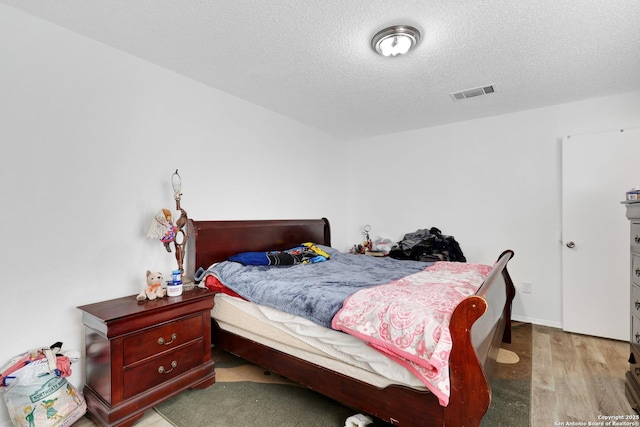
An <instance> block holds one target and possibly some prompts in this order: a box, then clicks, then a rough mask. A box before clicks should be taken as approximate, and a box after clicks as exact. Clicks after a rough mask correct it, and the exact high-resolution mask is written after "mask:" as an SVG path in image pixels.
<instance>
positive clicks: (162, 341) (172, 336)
mask: <svg viewBox="0 0 640 427" xmlns="http://www.w3.org/2000/svg"><path fill="white" fill-rule="evenodd" d="M176 338H178V334H171V341H169V342H166V341H165V340H164V338H162V337H160V338H158V344H160V345H171V344H173V342H174V341H175V340H176Z"/></svg>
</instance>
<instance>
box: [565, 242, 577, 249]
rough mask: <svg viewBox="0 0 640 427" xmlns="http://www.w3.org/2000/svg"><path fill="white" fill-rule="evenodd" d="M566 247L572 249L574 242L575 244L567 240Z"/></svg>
mask: <svg viewBox="0 0 640 427" xmlns="http://www.w3.org/2000/svg"><path fill="white" fill-rule="evenodd" d="M567 247H568V248H569V249H573V248H575V247H576V244H575V243H573V242H567Z"/></svg>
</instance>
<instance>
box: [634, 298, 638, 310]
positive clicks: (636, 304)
mask: <svg viewBox="0 0 640 427" xmlns="http://www.w3.org/2000/svg"><path fill="white" fill-rule="evenodd" d="M633 305H635V306H636V310H640V301H638V300H636V302H635V303H634V304H633Z"/></svg>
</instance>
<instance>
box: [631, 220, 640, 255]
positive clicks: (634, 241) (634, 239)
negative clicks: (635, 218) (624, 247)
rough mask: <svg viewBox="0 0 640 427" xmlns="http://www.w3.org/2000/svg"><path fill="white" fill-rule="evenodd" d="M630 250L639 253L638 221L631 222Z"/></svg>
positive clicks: (639, 234)
mask: <svg viewBox="0 0 640 427" xmlns="http://www.w3.org/2000/svg"><path fill="white" fill-rule="evenodd" d="M631 252H636V253H640V223H637V222H632V223H631Z"/></svg>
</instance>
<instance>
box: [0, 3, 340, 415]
mask: <svg viewBox="0 0 640 427" xmlns="http://www.w3.org/2000/svg"><path fill="white" fill-rule="evenodd" d="M0 58H2V59H1V61H2V66H0V141H2V142H1V148H0V159H1V161H2V167H0V182H2V183H3V185H2V196H1V197H0V204H1V207H0V210H1V212H2V223H3V232H2V234H3V236H2V240H3V243H2V244H1V245H0V260H1V261H0V262H1V266H2V278H3V281H2V296H1V297H0V298H1V301H2V308H1V309H0V324H2V332H1V334H2V345H0V365H4V364H5V363H6V362H8V361H9V359H10V358H11V357H13V356H15V355H17V354H19V353H21V352H24V351H26V350H28V349H31V348H35V347H40V346H48V345H50V344H51V343H53V342H55V341H58V340H60V341H63V342H64V347H63V349H67V350H69V349H78V350H82V347H83V343H82V337H83V332H82V328H81V320H80V313H79V312H78V310H77V309H76V307H77V306H78V305H82V304H88V303H92V302H97V301H100V300H104V299H109V298H115V297H120V296H125V295H131V294H134V293H137V292H138V291H139V290H140V289H142V286H143V285H144V278H145V271H146V270H147V269H152V270H159V271H162V272H164V273H165V275H166V276H169V273H170V271H171V269H172V268H174V265H175V259H174V258H173V254H167V253H166V251H165V250H164V248H163V246H162V244H161V243H160V242H158V241H154V240H149V239H147V238H146V237H145V234H146V231H147V228H148V226H149V224H150V222H151V220H152V218H153V215H154V214H155V212H157V210H159V209H160V208H163V207H166V208H171V209H173V208H174V206H175V205H174V202H173V198H172V190H171V185H170V177H171V174H172V173H173V171H174V170H175V169H176V168H178V169H179V171H180V174H181V176H182V180H183V193H184V196H183V200H182V206H183V208H184V209H186V210H187V212H188V213H189V215H190V216H191V217H192V218H196V219H244V218H249V219H257V218H259V219H268V218H319V217H322V216H326V217H328V218H330V219H332V225H333V229H334V232H335V239H334V241H335V243H336V244H337V245H338V246H340V245H342V246H343V247H346V245H347V242H346V241H344V240H343V241H341V238H340V236H341V235H342V236H344V235H345V230H346V224H345V221H346V217H347V215H346V202H345V196H346V189H344V188H345V186H344V181H345V176H343V175H342V174H341V172H340V171H343V170H346V163H345V161H344V160H342V159H344V157H345V156H344V155H336V154H337V153H339V151H340V150H341V148H340V146H339V145H336V142H335V141H334V140H332V139H331V138H330V137H328V136H327V135H325V134H323V133H320V132H318V131H316V130H314V129H311V128H309V127H306V126H303V125H300V124H299V123H297V122H294V121H291V120H289V119H287V118H283V117H282V116H279V115H277V114H274V113H272V112H270V111H267V110H265V109H262V108H259V107H257V106H255V105H252V104H249V103H246V102H244V101H241V100H239V99H237V98H234V97H231V96H228V95H226V94H224V93H221V92H219V91H216V90H214V89H211V88H208V87H205V86H203V85H201V84H199V83H197V82H194V81H191V80H188V79H186V78H183V77H181V76H178V75H176V74H174V73H172V72H170V71H167V70H164V69H161V68H159V67H156V66H154V65H151V64H149V63H147V62H145V61H142V60H139V59H136V58H134V57H131V56H129V55H126V54H123V53H122V52H120V51H117V50H115V49H111V48H109V47H106V46H104V45H101V44H99V43H96V42H94V41H91V40H89V39H86V38H83V37H80V36H78V35H75V34H73V33H70V32H68V31H65V30H63V29H61V28H59V27H56V26H53V25H51V24H48V23H45V22H44V21H40V20H38V19H35V18H33V17H30V16H28V15H25V14H23V13H21V12H18V11H16V10H14V9H12V8H9V7H6V6H2V5H0ZM323 165H330V166H331V167H330V168H328V169H330V172H329V173H321V174H319V173H318V171H319V170H320V171H322V170H323ZM325 170H326V169H325ZM83 371H84V368H83V366H77V365H75V366H74V374H73V377H72V378H73V382H74V383H75V384H76V385H80V383H81V381H82V378H81V373H82V372H83ZM7 420H8V417H7V413H6V408H5V405H4V404H0V424H2V423H3V422H5V423H6V422H7Z"/></svg>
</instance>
